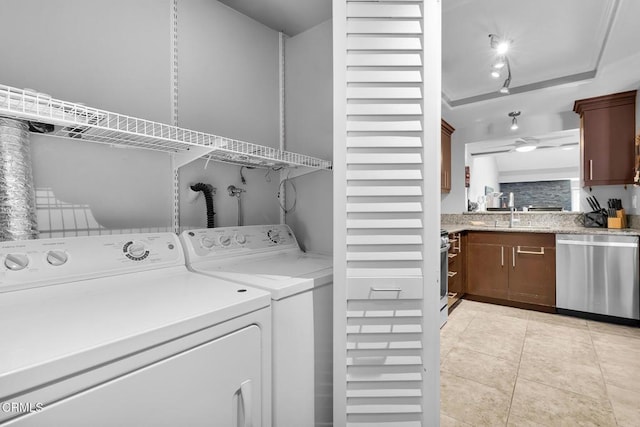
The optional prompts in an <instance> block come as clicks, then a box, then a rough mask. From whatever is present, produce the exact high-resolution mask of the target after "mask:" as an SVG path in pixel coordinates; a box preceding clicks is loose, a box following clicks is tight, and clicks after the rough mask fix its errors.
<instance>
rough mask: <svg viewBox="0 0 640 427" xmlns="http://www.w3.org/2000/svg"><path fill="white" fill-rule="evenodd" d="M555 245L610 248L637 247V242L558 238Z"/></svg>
mask: <svg viewBox="0 0 640 427" xmlns="http://www.w3.org/2000/svg"><path fill="white" fill-rule="evenodd" d="M556 244H557V245H572V246H605V247H610V248H636V249H637V248H638V243H637V242H636V243H632V242H586V241H583V240H565V239H558V241H556Z"/></svg>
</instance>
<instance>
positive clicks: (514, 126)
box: [507, 111, 535, 150]
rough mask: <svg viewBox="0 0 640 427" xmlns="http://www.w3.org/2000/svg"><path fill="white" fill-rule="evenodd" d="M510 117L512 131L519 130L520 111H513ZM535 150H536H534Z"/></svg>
mask: <svg viewBox="0 0 640 427" xmlns="http://www.w3.org/2000/svg"><path fill="white" fill-rule="evenodd" d="M507 115H508V116H509V117H511V128H510V129H511V130H518V119H517V118H516V117H518V116H519V115H520V111H512V112H510V113H509V114H507ZM534 150H535V148H534Z"/></svg>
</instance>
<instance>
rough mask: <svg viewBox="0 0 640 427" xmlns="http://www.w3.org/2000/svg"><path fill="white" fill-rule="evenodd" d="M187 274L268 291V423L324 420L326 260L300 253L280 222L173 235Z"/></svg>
mask: <svg viewBox="0 0 640 427" xmlns="http://www.w3.org/2000/svg"><path fill="white" fill-rule="evenodd" d="M180 238H181V240H182V242H183V244H184V247H185V250H186V255H187V265H188V266H189V268H190V269H191V270H193V271H195V272H198V273H203V274H206V275H208V276H212V277H215V278H219V279H225V280H231V281H234V282H236V283H241V284H244V285H249V286H252V287H255V288H260V289H264V290H267V291H269V292H271V298H272V303H271V308H272V325H273V343H272V348H273V396H272V399H273V425H274V426H278V427H306V426H313V425H316V426H322V425H326V426H329V425H332V419H333V413H332V412H333V411H332V407H333V406H332V387H333V386H332V384H333V383H332V375H333V365H332V352H333V332H332V323H333V319H332V313H333V286H332V285H333V260H332V258H331V257H330V256H328V255H321V254H312V253H305V252H303V251H302V250H301V249H300V247H299V246H298V242H297V241H296V238H295V237H294V235H293V233H292V232H291V229H290V228H289V227H288V226H286V225H258V226H244V227H223V228H209V229H201V230H190V231H185V232H183V233H182V234H181V235H180Z"/></svg>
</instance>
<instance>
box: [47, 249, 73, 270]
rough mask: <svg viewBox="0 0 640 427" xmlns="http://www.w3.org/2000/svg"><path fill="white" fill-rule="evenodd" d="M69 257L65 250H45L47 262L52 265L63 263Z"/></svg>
mask: <svg viewBox="0 0 640 427" xmlns="http://www.w3.org/2000/svg"><path fill="white" fill-rule="evenodd" d="M68 259H69V255H67V253H66V252H65V251H60V250H53V251H49V252H47V262H48V263H49V264H51V265H53V266H56V267H57V266H59V265H62V264H65V263H66V262H67V260H68Z"/></svg>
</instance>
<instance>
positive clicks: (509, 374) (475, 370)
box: [441, 348, 518, 394]
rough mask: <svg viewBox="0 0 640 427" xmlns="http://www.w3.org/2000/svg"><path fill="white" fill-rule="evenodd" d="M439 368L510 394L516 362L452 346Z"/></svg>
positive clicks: (516, 368)
mask: <svg viewBox="0 0 640 427" xmlns="http://www.w3.org/2000/svg"><path fill="white" fill-rule="evenodd" d="M441 370H442V371H447V372H449V373H452V374H455V375H457V376H459V377H462V378H466V379H469V380H474V381H477V382H479V383H482V384H484V385H488V386H490V387H494V388H496V389H498V390H500V391H503V392H505V393H508V394H511V393H512V392H513V386H514V384H515V382H516V375H517V373H518V362H517V361H511V360H506V359H501V358H499V357H495V356H489V355H486V354H482V353H478V352H476V351H471V350H466V349H463V348H454V349H453V350H451V352H449V354H448V355H447V357H446V359H445V360H444V363H443V364H442V367H441Z"/></svg>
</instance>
